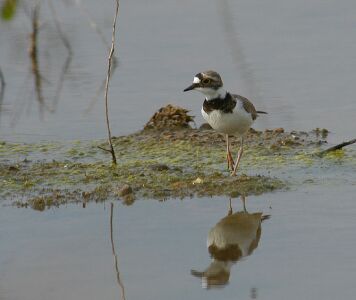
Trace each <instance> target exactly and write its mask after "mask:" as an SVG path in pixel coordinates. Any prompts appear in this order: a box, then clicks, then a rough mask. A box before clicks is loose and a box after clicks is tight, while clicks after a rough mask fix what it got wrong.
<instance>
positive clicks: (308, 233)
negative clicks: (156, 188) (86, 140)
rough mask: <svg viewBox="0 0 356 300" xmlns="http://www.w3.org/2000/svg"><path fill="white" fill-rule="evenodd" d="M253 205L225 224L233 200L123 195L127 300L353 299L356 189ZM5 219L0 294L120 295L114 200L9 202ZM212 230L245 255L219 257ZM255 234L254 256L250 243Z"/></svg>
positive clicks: (121, 254)
mask: <svg viewBox="0 0 356 300" xmlns="http://www.w3.org/2000/svg"><path fill="white" fill-rule="evenodd" d="M340 195H342V196H340ZM232 209H233V213H236V212H238V211H240V212H241V211H243V205H242V203H241V201H240V199H232ZM246 209H247V212H248V213H245V214H246V216H247V217H246V218H245V219H244V221H242V220H241V219H240V220H239V221H236V222H237V223H239V227H234V221H230V223H229V225H227V226H226V224H225V227H224V226H222V225H221V220H222V219H223V218H225V220H226V218H227V216H228V212H229V199H226V198H202V199H186V200H183V201H179V200H169V201H166V202H158V201H151V200H147V201H136V202H135V203H134V204H133V205H132V206H129V207H127V206H124V205H123V204H122V203H120V202H115V204H114V210H113V211H114V215H113V236H114V243H115V251H116V254H117V263H118V264H117V265H118V271H119V275H120V282H121V284H122V286H123V289H124V292H125V296H126V299H184V298H186V299H216V298H219V299H325V300H326V299H330V300H331V299H353V298H354V296H355V293H356V287H355V284H354V280H355V274H356V256H355V251H354V249H355V247H356V240H355V238H354V232H355V229H356V225H355V218H354V216H355V214H356V208H355V205H354V187H352V186H338V187H332V188H326V189H324V191H323V193H321V191H320V188H318V187H301V188H300V189H298V190H297V191H291V192H278V193H270V194H266V195H263V196H259V197H248V198H246ZM254 213H263V215H269V216H270V217H269V219H266V220H264V221H263V222H262V224H261V228H260V231H259V232H258V230H257V227H258V225H256V224H252V225H251V219H250V220H248V216H252V214H254ZM240 214H241V213H240ZM235 216H236V214H235ZM231 217H232V218H234V214H232V215H230V216H229V217H228V218H230V220H231ZM235 220H236V219H235ZM219 222H220V223H219ZM236 222H235V223H236ZM244 222H245V223H244ZM0 223H1V226H0V237H1V241H2V242H1V243H0V253H1V257H0V299H4V300H6V299H29V300H32V299H36V300H39V299H120V297H121V296H120V295H121V293H122V287H120V285H119V284H118V282H117V279H116V271H115V259H114V256H113V254H112V248H111V247H112V246H111V242H110V226H109V224H110V205H109V203H106V204H90V205H88V206H87V208H85V209H84V208H82V207H81V206H75V205H69V206H67V207H61V208H58V209H53V210H47V211H45V212H36V211H32V210H29V209H15V208H11V207H2V208H1V210H0ZM252 223H253V221H252ZM255 225H256V226H255ZM211 230H214V231H215V237H216V238H220V239H221V240H223V241H228V240H229V233H228V232H227V231H228V230H234V234H235V237H236V236H237V239H239V240H240V246H241V245H242V246H241V250H242V253H243V254H242V255H241V256H240V257H238V256H235V257H231V255H230V256H229V253H225V254H224V255H223V256H220V258H219V257H217V258H215V259H214V255H212V256H211V255H210V254H209V252H208V249H207V246H206V241H207V238H208V235H209V231H211ZM224 230H225V231H224ZM226 230H227V231H226ZM253 240H255V242H254V246H252V248H251V249H252V253H250V255H249V253H247V252H245V250H244V246H243V244H244V243H245V244H246V245H250V244H251V242H252V241H253ZM234 253H235V252H234V250H232V251H230V254H234ZM221 257H223V258H225V259H224V260H222V259H221ZM213 264H215V265H214V266H213V267H215V269H214V270H212V265H213ZM209 266H210V274H212V273H214V272H215V273H214V274H215V276H211V278H210V279H211V280H210V283H211V285H210V288H209V289H207V288H206V287H207V284H206V280H204V279H203V280H202V279H200V278H197V277H195V276H193V275H191V270H196V272H201V271H204V270H206V269H207V268H208V267H209ZM213 279H214V280H213ZM214 283H215V284H220V285H218V286H217V285H215V286H214V285H213V284H214Z"/></svg>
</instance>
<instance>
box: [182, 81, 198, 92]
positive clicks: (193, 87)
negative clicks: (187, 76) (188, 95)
mask: <svg viewBox="0 0 356 300" xmlns="http://www.w3.org/2000/svg"><path fill="white" fill-rule="evenodd" d="M196 87H197V84H196V83H193V84H192V85H190V86H188V87H187V88H186V89H184V90H183V92H187V91H191V90H194V89H195V88H196Z"/></svg>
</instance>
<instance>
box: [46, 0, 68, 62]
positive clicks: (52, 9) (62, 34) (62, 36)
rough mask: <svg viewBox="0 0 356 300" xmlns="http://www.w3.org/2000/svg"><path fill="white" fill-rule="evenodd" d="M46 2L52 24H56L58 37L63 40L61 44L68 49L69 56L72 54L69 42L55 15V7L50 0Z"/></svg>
mask: <svg viewBox="0 0 356 300" xmlns="http://www.w3.org/2000/svg"><path fill="white" fill-rule="evenodd" d="M48 4H49V9H50V11H51V13H52V16H53V20H54V24H55V25H56V29H57V31H58V34H59V37H60V38H61V40H62V42H63V45H64V46H65V47H66V49H67V51H68V54H69V55H70V56H71V55H72V54H73V52H72V47H71V45H70V43H69V40H68V39H67V37H66V36H65V34H64V33H63V31H62V28H61V22H60V20H59V18H58V16H57V12H56V9H55V8H54V5H53V3H52V0H49V1H48Z"/></svg>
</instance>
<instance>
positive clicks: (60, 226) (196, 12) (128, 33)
mask: <svg viewBox="0 0 356 300" xmlns="http://www.w3.org/2000/svg"><path fill="white" fill-rule="evenodd" d="M21 3H22V4H21V6H20V7H19V8H18V11H17V13H16V15H15V17H14V19H13V20H11V21H9V22H3V21H0V68H1V71H2V73H3V75H4V79H5V82H6V86H5V90H4V97H3V99H0V100H1V101H0V139H4V140H12V141H17V142H37V141H40V140H77V139H98V138H103V137H105V136H106V131H105V123H104V114H103V113H104V109H103V91H102V89H101V85H102V82H103V80H104V77H105V73H106V57H107V53H108V45H109V41H110V33H111V22H112V17H113V1H105V2H103V1H100V2H99V1H94V0H86V1H79V0H76V1H74V0H73V1H71V0H65V1H53V4H54V7H55V10H56V17H57V18H58V19H59V20H60V22H61V27H62V30H63V32H64V33H65V35H66V37H67V38H68V40H69V42H70V44H71V47H72V51H73V54H72V56H68V52H67V51H66V49H65V47H64V46H63V44H62V43H61V41H60V39H59V36H58V32H57V30H56V27H55V24H54V22H53V18H54V17H53V15H52V14H51V12H50V11H51V10H50V7H49V6H48V2H46V1H43V2H42V6H41V10H40V21H41V24H42V25H41V29H40V32H39V37H38V43H39V44H38V46H39V56H38V57H39V67H40V72H41V80H42V94H43V99H44V100H43V101H42V104H41V105H40V101H39V99H38V95H37V94H36V90H35V85H34V82H35V81H34V76H33V74H32V71H31V61H30V59H29V55H28V50H27V49H28V47H29V41H28V35H29V33H30V31H31V26H30V20H29V18H28V16H27V15H26V13H25V10H26V9H25V8H24V7H23V6H22V5H24V3H27V4H26V5H27V7H31V1H22V2H21ZM26 5H25V6H26ZM355 15H356V2H355V1H353V0H341V1H332V0H330V1H324V0H314V1H306V0H299V1H297V0H295V1H284V0H271V1H265V2H263V1H256V0H239V1H227V0H219V1H217V0H216V1H204V0H197V1H186V0H182V1H175V0H166V1H162V0H157V1H151V2H150V3H148V2H146V1H143V0H136V1H121V6H120V16H119V23H118V35H117V42H118V46H117V54H118V67H117V69H116V70H115V73H114V74H113V77H112V81H111V88H110V95H109V96H110V115H111V122H112V132H113V134H114V135H122V134H128V133H131V132H133V131H136V130H139V129H141V128H142V126H143V124H144V123H145V122H146V121H147V120H148V119H149V117H150V116H151V114H152V113H153V112H154V111H155V110H157V109H158V108H159V107H161V106H163V105H165V104H168V103H173V104H178V105H181V106H183V107H186V108H188V109H190V110H191V111H192V114H193V115H196V118H197V123H198V124H200V123H201V122H202V119H201V117H200V113H199V111H200V105H201V102H202V99H201V95H199V94H193V93H192V94H189V95H186V94H184V93H182V89H183V88H184V87H186V86H187V84H189V83H190V82H191V80H192V77H193V76H194V74H196V73H197V72H199V71H202V70H206V69H210V68H211V69H216V70H217V71H219V72H220V73H221V74H222V76H223V79H224V83H225V86H226V88H227V89H228V90H231V91H233V92H237V93H240V94H242V95H245V96H247V97H249V98H251V99H252V100H253V102H254V103H255V104H256V106H257V108H258V109H260V110H266V111H268V112H269V114H268V115H267V116H263V117H261V118H260V119H259V120H258V121H257V122H256V127H257V128H259V129H264V128H274V127H285V128H287V129H290V130H291V129H297V130H310V129H312V128H315V127H326V128H328V129H329V130H331V132H332V134H331V135H330V137H329V139H330V141H331V142H332V143H333V142H336V141H340V140H343V139H348V138H354V137H355V136H354V132H355V121H354V120H355V101H354V94H355V92H356V85H355V82H356V73H355V70H356V35H355V34H354V33H355V28H356V18H355ZM93 24H96V29H93V28H92V27H91V25H93ZM104 40H105V41H104ZM352 168H353V169H352ZM353 170H354V166H353V165H351V166H350V167H349V170H348V171H345V172H344V171H343V170H341V173H340V174H338V175H340V176H338V175H335V173H334V172H333V170H330V169H322V170H321V171H320V174H319V175H318V174H317V175H316V176H315V177H316V178H318V179H317V180H315V182H316V183H314V184H313V183H310V184H308V185H304V184H301V185H300V186H297V187H293V189H291V190H289V191H284V192H277V193H269V194H266V195H262V196H258V197H257V196H253V197H252V196H251V197H248V198H247V199H246V209H247V212H241V211H243V205H242V203H241V201H240V199H232V211H233V212H232V213H231V214H229V209H230V208H229V199H227V198H220V197H215V198H200V199H196V198H192V199H185V200H182V201H180V200H168V201H165V202H158V201H153V200H152V201H151V200H147V201H143V200H140V199H138V200H137V201H136V202H135V203H134V204H133V205H132V206H124V205H123V204H122V203H121V202H115V204H114V210H113V212H114V216H113V217H114V218H113V237H114V245H115V250H116V254H117V267H118V271H119V275H120V276H119V277H120V282H118V281H117V273H116V270H115V256H114V255H113V252H112V244H111V240H110V226H109V225H110V204H109V203H104V204H95V203H92V204H89V205H88V206H87V207H86V208H82V207H81V206H76V205H68V206H63V207H60V208H55V209H51V210H47V211H45V212H36V211H33V210H30V209H16V208H13V207H11V206H1V209H0V241H1V242H0V253H1V255H0V299H1V300H2V299H4V300H5V299H6V300H7V299H9V300H12V299H29V300H31V299H36V300H41V299H102V298H105V299H119V298H120V295H122V292H123V289H124V290H125V296H126V299H184V298H186V299H217V298H221V299H298V300H299V299H324V300H327V299H330V300H331V299H338V298H340V299H353V298H354V297H355V294H356V287H355V284H354V281H355V276H356V255H355V251H354V249H355V248H356V240H355V238H354V233H355V231H356V221H355V214H356V207H355V201H354V198H355V186H356V181H355V172H354V171H353ZM343 172H344V173H343ZM321 173H323V176H324V177H322V176H321ZM318 176H319V177H318ZM329 177H332V179H333V180H328V178H329ZM14 200H16V199H14ZM1 204H4V201H1ZM238 212H241V213H240V214H239V213H238ZM236 213H237V214H236ZM241 214H242V215H243V216H242V217H241ZM261 214H262V215H261ZM256 216H260V218H262V219H264V221H263V222H261V223H260V222H259V220H258V219H256ZM262 216H269V218H268V217H262ZM246 220H247V221H246ZM224 224H225V225H224ZM226 224H227V225H226ZM236 224H240V225H241V226H239V228H243V230H241V231H239V229H238V230H237V229H236V227H235V225H236ZM225 229H226V230H225ZM236 230H237V231H236ZM209 232H210V234H209ZM229 232H230V233H231V232H234V233H235V234H234V237H235V238H236V237H237V238H236V239H238V240H237V241H236V240H235V242H236V243H237V242H239V243H240V244H241V247H240V248H239V249H236V247H235V248H234V247H230V248H229V249H230V252H229V253H225V254H221V253H220V254H219V252H216V251H215V252H214V251H212V250H211V249H210V252H211V253H209V250H208V248H207V239H209V240H211V239H212V234H213V233H214V236H215V238H217V239H220V240H219V242H217V243H226V244H228V242H229V240H230V235H231V234H229ZM230 254H231V255H230ZM222 258H223V259H222ZM192 270H194V271H192ZM192 274H193V275H195V276H193V275H192ZM209 274H210V277H209ZM200 277H201V278H200ZM214 283H215V285H214ZM217 284H218V285H217ZM208 287H209V288H208Z"/></svg>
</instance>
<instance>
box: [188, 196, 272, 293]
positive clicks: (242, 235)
mask: <svg viewBox="0 0 356 300" xmlns="http://www.w3.org/2000/svg"><path fill="white" fill-rule="evenodd" d="M241 200H242V203H243V210H242V211H238V212H235V213H233V211H232V206H231V199H230V200H229V210H228V214H227V216H225V217H224V218H222V219H221V220H220V221H219V222H218V223H217V224H216V225H215V226H214V227H213V228H211V229H210V231H209V234H208V239H207V247H208V251H209V253H210V255H211V258H212V261H211V263H210V265H209V266H208V267H207V268H206V269H205V270H204V271H197V270H191V274H192V275H193V276H195V277H198V278H201V279H202V283H203V287H205V288H210V287H221V286H224V285H226V284H227V283H228V282H229V278H230V270H231V267H232V266H233V265H234V264H236V263H237V262H239V261H241V260H242V259H244V258H245V257H247V256H250V255H251V254H252V253H253V251H254V250H255V249H256V248H257V247H258V244H259V241H260V238H261V232H262V228H261V224H262V222H263V221H264V220H267V219H269V218H270V216H269V215H263V214H262V212H254V213H249V212H248V211H247V210H246V205H245V197H244V196H241Z"/></svg>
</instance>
